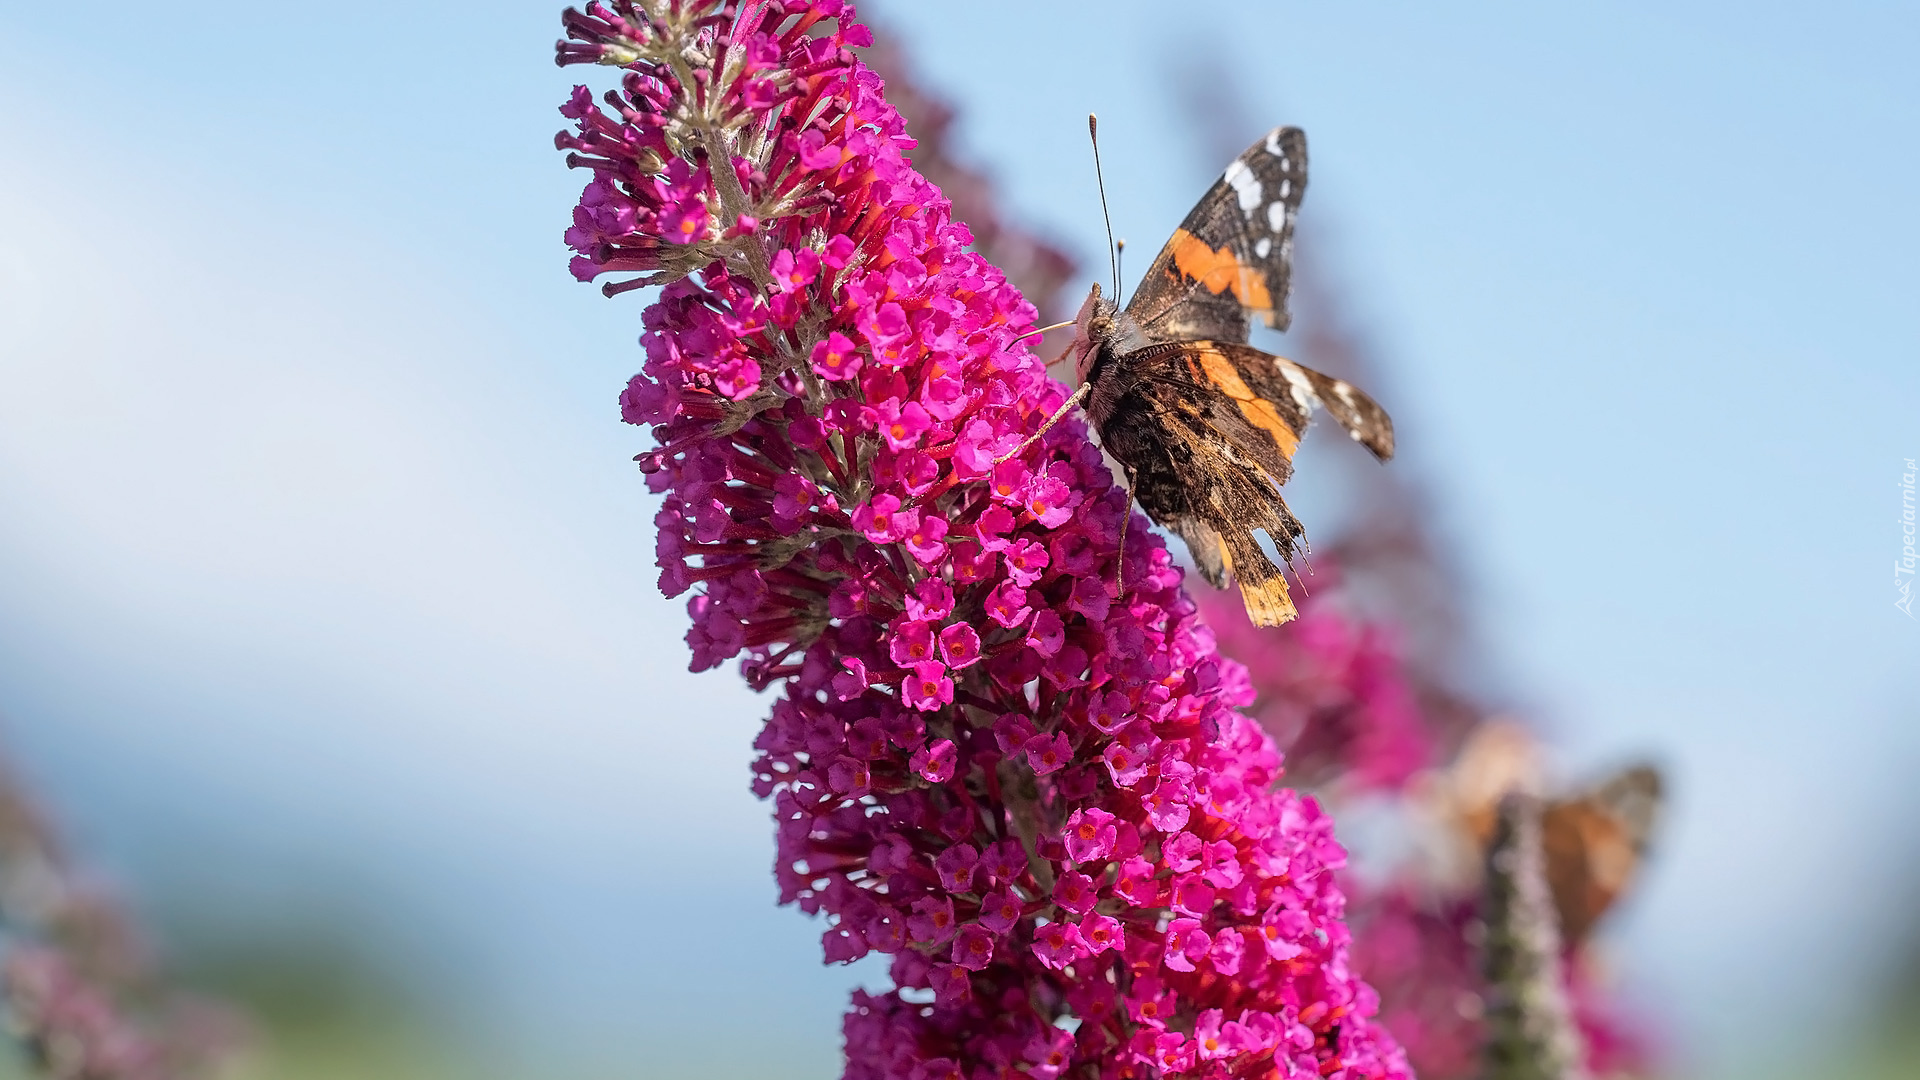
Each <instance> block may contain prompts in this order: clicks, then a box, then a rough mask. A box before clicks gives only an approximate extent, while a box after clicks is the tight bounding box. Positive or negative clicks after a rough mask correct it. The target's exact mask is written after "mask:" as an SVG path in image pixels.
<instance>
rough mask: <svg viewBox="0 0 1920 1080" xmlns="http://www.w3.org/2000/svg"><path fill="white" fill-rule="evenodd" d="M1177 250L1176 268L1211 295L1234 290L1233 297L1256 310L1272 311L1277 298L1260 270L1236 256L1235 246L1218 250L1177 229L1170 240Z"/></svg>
mask: <svg viewBox="0 0 1920 1080" xmlns="http://www.w3.org/2000/svg"><path fill="white" fill-rule="evenodd" d="M1167 246H1168V247H1170V248H1172V249H1173V265H1174V266H1175V267H1178V268H1179V270H1180V272H1181V273H1182V274H1185V275H1186V276H1188V277H1190V278H1192V279H1193V280H1195V281H1197V282H1199V283H1200V284H1201V285H1202V286H1203V287H1205V289H1206V290H1207V291H1208V292H1210V293H1216V294H1218V293H1223V292H1226V291H1227V290H1228V289H1232V290H1233V298H1234V299H1236V300H1238V301H1240V303H1241V304H1243V305H1244V306H1246V307H1250V308H1252V309H1254V310H1255V311H1272V310H1273V297H1271V296H1269V295H1267V281H1266V278H1265V277H1264V276H1263V275H1262V274H1261V273H1260V271H1259V270H1257V269H1255V268H1254V267H1251V266H1246V265H1244V264H1242V263H1241V262H1240V260H1239V259H1237V258H1235V257H1234V254H1233V248H1232V246H1231V245H1229V246H1227V247H1223V248H1221V249H1220V250H1218V251H1215V250H1214V249H1213V248H1212V246H1210V245H1209V244H1208V243H1207V242H1206V241H1205V240H1202V239H1200V238H1199V237H1197V236H1195V235H1193V234H1192V233H1190V232H1188V231H1187V230H1185V229H1175V230H1174V231H1173V239H1172V240H1169V241H1167Z"/></svg>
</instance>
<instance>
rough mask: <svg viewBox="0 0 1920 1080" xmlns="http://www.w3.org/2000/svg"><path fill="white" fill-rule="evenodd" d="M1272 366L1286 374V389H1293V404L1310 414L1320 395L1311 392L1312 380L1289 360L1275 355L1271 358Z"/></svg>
mask: <svg viewBox="0 0 1920 1080" xmlns="http://www.w3.org/2000/svg"><path fill="white" fill-rule="evenodd" d="M1273 366H1274V367H1277V368H1279V369H1280V374H1282V375H1284V376H1286V379H1287V389H1289V390H1292V391H1293V402H1294V404H1296V405H1298V406H1300V411H1301V412H1302V413H1303V414H1306V415H1308V416H1311V415H1312V414H1313V407H1314V406H1315V405H1318V404H1320V395H1318V394H1316V393H1314V392H1313V380H1311V379H1309V378H1307V374H1306V372H1304V371H1301V370H1300V369H1299V368H1298V367H1296V366H1294V364H1293V362H1292V361H1290V360H1285V359H1282V358H1281V357H1278V356H1276V357H1274V358H1273Z"/></svg>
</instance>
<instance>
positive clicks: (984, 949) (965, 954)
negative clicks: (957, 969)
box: [953, 926, 993, 971]
mask: <svg viewBox="0 0 1920 1080" xmlns="http://www.w3.org/2000/svg"><path fill="white" fill-rule="evenodd" d="M992 960H993V935H992V934H989V933H987V932H986V931H985V930H983V929H981V928H980V927H978V926H963V927H961V928H960V933H959V934H957V935H956V936H955V937H954V939H953V962H954V963H955V964H958V965H959V966H961V967H963V968H966V969H967V970H968V971H981V970H984V969H985V968H986V966H987V964H988V963H990V962H992Z"/></svg>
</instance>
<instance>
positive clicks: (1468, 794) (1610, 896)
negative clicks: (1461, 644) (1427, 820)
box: [1437, 720, 1664, 948]
mask: <svg viewBox="0 0 1920 1080" xmlns="http://www.w3.org/2000/svg"><path fill="white" fill-rule="evenodd" d="M1540 774H1541V766H1540V761H1539V754H1538V748H1537V744H1536V743H1535V742H1534V739H1533V736H1532V735H1531V734H1529V733H1528V732H1527V731H1526V729H1525V728H1522V727H1520V726H1519V725H1517V724H1513V723H1509V722H1504V721H1497V720H1496V721H1488V722H1486V723H1483V724H1481V725H1479V727H1477V728H1476V729H1475V730H1474V733H1473V734H1472V736H1470V737H1469V738H1468V739H1467V742H1466V744H1465V745H1464V746H1462V747H1461V748H1460V753H1459V755H1458V756H1457V757H1456V758H1455V759H1454V763H1453V765H1452V766H1450V767H1449V768H1448V769H1447V771H1446V774H1445V775H1444V777H1442V778H1441V779H1440V782H1439V786H1440V791H1439V792H1438V793H1437V795H1438V801H1439V802H1440V803H1441V808H1442V811H1443V814H1444V816H1446V817H1448V818H1450V819H1452V820H1453V821H1455V822H1456V823H1457V825H1458V826H1459V828H1460V829H1461V830H1462V831H1464V832H1465V833H1466V834H1467V835H1468V836H1469V837H1471V838H1472V841H1473V844H1474V847H1475V849H1476V851H1481V850H1484V849H1485V847H1486V845H1487V843H1488V842H1490V840H1491V838H1492V835H1493V821H1494V813H1495V808H1496V807H1497V806H1498V805H1499V802H1500V798H1501V796H1503V795H1505V794H1506V793H1507V792H1509V791H1515V790H1519V791H1528V792H1535V793H1537V792H1538V789H1539V788H1540V786H1541V783H1540ZM1662 789H1663V784H1662V781H1661V778H1660V772H1659V770H1658V769H1656V768H1654V767H1653V766H1651V765H1645V764H1640V765H1633V766H1630V767H1628V768H1625V769H1621V770H1620V771H1618V772H1615V773H1613V774H1612V775H1609V776H1607V777H1605V778H1603V779H1601V780H1600V781H1598V782H1596V783H1594V784H1592V785H1591V786H1589V787H1586V788H1583V789H1579V790H1576V791H1573V792H1571V793H1565V794H1562V795H1560V796H1559V797H1549V798H1548V799H1547V801H1546V805H1545V808H1544V809H1543V811H1542V813H1541V821H1540V834H1541V843H1540V846H1541V848H1542V854H1543V855H1544V857H1545V863H1546V874H1547V885H1548V887H1549V889H1551V890H1552V892H1553V905H1554V908H1555V910H1556V911H1557V912H1558V914H1559V918H1560V936H1561V939H1562V940H1563V941H1564V942H1565V943H1566V944H1567V946H1568V947H1569V948H1572V947H1575V946H1577V945H1579V944H1580V943H1581V942H1582V941H1584V940H1586V938H1587V936H1588V934H1590V933H1591V932H1592V930H1593V927H1594V924H1596V923H1598V922H1599V921H1600V919H1601V917H1602V916H1604V915H1605V914H1606V913H1607V912H1608V910H1610V909H1611V908H1612V907H1613V906H1614V904H1615V903H1616V902H1618V901H1619V899H1620V897H1621V896H1623V895H1625V894H1626V892H1627V890H1628V889H1629V888H1631V887H1632V885H1633V882H1634V879H1635V878H1636V877H1637V876H1638V875H1639V871H1640V865H1641V863H1642V862H1644V861H1645V859H1646V855H1647V849H1648V845H1649V841H1650V840H1651V838H1652V836H1653V831H1654V829H1655V828H1656V827H1657V826H1658V824H1659V817H1660V811H1661V807H1662V805H1663V804H1664V794H1663V790H1662ZM1476 860H1477V856H1476Z"/></svg>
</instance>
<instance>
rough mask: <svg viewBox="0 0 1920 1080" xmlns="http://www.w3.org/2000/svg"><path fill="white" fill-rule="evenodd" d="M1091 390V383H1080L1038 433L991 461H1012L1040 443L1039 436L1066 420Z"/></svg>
mask: <svg viewBox="0 0 1920 1080" xmlns="http://www.w3.org/2000/svg"><path fill="white" fill-rule="evenodd" d="M1092 388H1093V384H1092V383H1081V384H1080V389H1078V390H1075V391H1074V392H1073V396H1072V397H1070V398H1068V399H1067V402H1066V404H1064V405H1062V406H1060V408H1059V410H1058V411H1057V412H1055V413H1054V414H1053V415H1052V416H1049V417H1047V422H1046V423H1044V424H1042V425H1040V430H1039V431H1036V432H1034V433H1033V434H1032V435H1029V436H1027V441H1026V442H1023V443H1021V444H1020V445H1019V446H1016V447H1014V448H1013V450H1011V451H1010V452H1008V453H1005V454H1002V455H1000V456H999V457H997V458H995V459H993V463H994V464H995V465H998V464H1000V463H1001V462H1003V461H1012V460H1013V459H1014V458H1017V457H1019V456H1020V455H1021V454H1024V453H1026V452H1027V450H1028V449H1029V448H1030V447H1032V446H1033V444H1034V443H1037V442H1039V441H1040V436H1042V435H1045V434H1046V433H1047V432H1049V431H1052V430H1053V425H1055V424H1057V423H1059V422H1060V421H1062V420H1064V419H1066V417H1067V414H1068V413H1070V412H1072V411H1073V409H1074V406H1076V405H1078V404H1080V403H1081V402H1082V401H1085V400H1086V398H1087V392H1088V391H1089V390H1091V389H1092Z"/></svg>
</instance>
